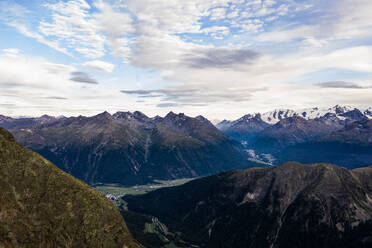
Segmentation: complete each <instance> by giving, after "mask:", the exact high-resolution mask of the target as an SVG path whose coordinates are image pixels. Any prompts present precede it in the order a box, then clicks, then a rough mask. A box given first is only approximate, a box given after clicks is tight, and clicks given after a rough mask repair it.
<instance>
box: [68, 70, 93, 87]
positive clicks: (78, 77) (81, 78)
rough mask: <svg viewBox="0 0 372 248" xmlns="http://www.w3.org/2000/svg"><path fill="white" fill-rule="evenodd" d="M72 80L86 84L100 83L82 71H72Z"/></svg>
mask: <svg viewBox="0 0 372 248" xmlns="http://www.w3.org/2000/svg"><path fill="white" fill-rule="evenodd" d="M70 80H71V81H74V82H78V83H85V84H98V82H97V81H96V80H95V79H93V78H91V77H90V76H89V75H88V74H87V73H85V72H81V71H74V72H71V78H70Z"/></svg>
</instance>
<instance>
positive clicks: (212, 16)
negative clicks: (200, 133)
mask: <svg viewBox="0 0 372 248" xmlns="http://www.w3.org/2000/svg"><path fill="white" fill-rule="evenodd" d="M371 13H372V1H371V0H328V1H324V0H232V1H229V0H187V1H184V0H64V1H63V0H44V1H36V0H27V1H24V0H1V1H0V37H1V39H0V114H4V115H11V116H19V115H22V116H25V115H26V116H37V115H41V114H44V113H47V114H52V115H67V116H70V115H79V114H82V115H93V114H96V113H99V112H102V111H105V110H107V111H109V112H115V111H118V110H120V111H127V110H129V111H134V110H140V111H142V112H144V113H146V114H148V115H150V116H154V115H156V114H159V115H164V114H165V113H166V112H168V111H170V110H173V111H174V112H184V113H186V114H189V115H191V116H193V115H199V114H202V115H205V116H206V117H208V118H210V119H225V118H227V119H234V118H238V117H240V116H241V115H243V114H246V113H250V112H258V111H267V110H272V109H275V108H293V109H298V108H305V107H315V106H318V107H330V106H333V105H336V104H341V105H351V106H355V107H360V108H366V107H370V106H372V15H371Z"/></svg>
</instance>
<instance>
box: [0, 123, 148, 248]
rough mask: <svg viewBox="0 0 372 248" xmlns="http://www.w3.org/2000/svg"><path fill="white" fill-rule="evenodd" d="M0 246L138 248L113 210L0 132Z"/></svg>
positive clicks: (73, 179) (74, 181) (89, 190)
mask: <svg viewBox="0 0 372 248" xmlns="http://www.w3.org/2000/svg"><path fill="white" fill-rule="evenodd" d="M0 147H1V149H0V202H1V204H0V247H4V248H5V247H7V248H18V247H25V248H31V247H62V248H75V247H76V248H94V247H97V248H98V247H101V248H103V247H105V248H112V247H117V248H140V247H142V245H140V244H139V243H137V242H136V241H135V240H134V239H133V237H132V236H131V234H130V233H129V231H128V228H127V226H126V224H125V222H124V220H123V218H122V216H121V215H120V213H119V211H118V210H117V209H116V207H115V206H114V205H113V204H112V203H111V202H110V201H109V200H107V199H106V198H105V197H104V196H103V195H101V194H100V193H99V192H98V191H96V190H94V189H93V188H91V187H89V186H88V185H86V184H85V183H83V182H81V181H80V180H78V179H75V178H74V177H72V176H71V175H69V174H67V173H65V172H63V171H62V170H60V169H58V168H57V167H56V166H55V165H53V164H52V163H50V162H49V161H47V160H46V159H45V158H43V157H41V156H40V155H39V154H36V153H34V152H32V151H30V150H27V149H25V148H23V147H22V146H21V145H19V144H18V143H17V142H16V141H15V140H14V138H13V136H12V135H11V134H10V133H8V132H7V131H5V130H4V129H3V128H0Z"/></svg>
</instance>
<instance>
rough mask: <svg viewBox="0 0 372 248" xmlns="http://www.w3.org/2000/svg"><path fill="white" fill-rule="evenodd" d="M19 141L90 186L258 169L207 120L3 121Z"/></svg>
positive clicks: (105, 116) (132, 116) (127, 115)
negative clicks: (252, 167) (239, 169)
mask: <svg viewBox="0 0 372 248" xmlns="http://www.w3.org/2000/svg"><path fill="white" fill-rule="evenodd" d="M0 126H3V127H5V128H8V129H9V130H10V131H11V132H12V133H13V135H14V136H15V138H16V140H17V141H19V142H20V143H21V144H22V145H24V146H25V147H27V148H29V149H31V150H33V151H35V152H38V153H39V154H41V155H42V156H44V157H46V158H47V159H49V160H50V161H52V162H53V163H54V164H56V165H57V166H58V167H59V168H61V169H63V170H64V171H66V172H68V173H70V174H71V175H73V176H75V177H77V178H79V179H81V180H84V181H85V182H88V183H90V184H97V183H117V184H122V185H135V184H145V183H148V182H152V181H153V180H154V179H176V178H184V177H196V176H204V175H210V174H214V173H217V172H221V171H226V170H232V169H238V168H247V167H250V166H254V165H256V164H255V163H254V162H251V161H249V160H247V158H248V156H247V153H246V152H245V151H244V150H243V147H242V145H241V144H240V143H239V142H236V141H234V140H232V139H230V138H229V137H228V136H226V135H225V134H223V133H222V132H221V131H219V130H218V129H217V128H216V127H215V126H213V124H211V123H210V122H209V121H208V120H207V119H205V118H204V117H202V116H198V117H196V118H191V117H188V116H186V115H184V114H175V113H173V112H170V113H169V114H167V115H166V116H165V117H159V116H156V117H154V118H149V117H147V116H146V115H144V114H142V113H141V112H138V111H136V112H134V113H131V112H117V113H115V114H113V115H111V114H109V113H107V112H104V113H101V114H99V115H96V116H92V117H84V116H79V117H71V118H66V117H61V118H54V117H50V116H42V117H39V118H21V119H13V118H9V117H4V116H1V117H0Z"/></svg>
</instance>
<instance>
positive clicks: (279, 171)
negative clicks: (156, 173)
mask: <svg viewBox="0 0 372 248" xmlns="http://www.w3.org/2000/svg"><path fill="white" fill-rule="evenodd" d="M371 173H372V170H371V168H364V169H358V170H355V171H348V170H346V169H344V168H341V167H338V166H334V165H329V164H316V165H308V166H305V165H302V164H298V163H286V164H283V165H281V166H276V167H270V168H266V169H264V168H253V169H247V170H244V171H236V172H229V173H223V174H219V175H215V176H211V177H206V178H202V179H198V180H195V181H192V182H189V183H187V184H185V185H182V186H178V187H174V188H165V189H161V190H157V191H154V192H151V193H148V194H146V195H142V196H126V197H124V200H125V201H127V202H128V208H129V213H130V212H132V213H133V212H135V213H141V214H146V215H152V216H155V217H157V218H158V219H159V221H160V222H162V223H164V224H165V225H166V226H167V227H168V232H173V233H180V236H179V238H180V239H182V240H183V241H184V242H187V243H188V244H187V245H189V246H190V245H197V246H199V247H262V248H265V247H274V248H282V247H283V248H287V247H305V248H306V247H309V248H310V247H327V248H332V247H335V248H336V247H337V248H340V247H341V248H342V247H345V248H346V247H348V248H350V247H355V248H356V247H371V245H372V232H371V230H372V192H371V183H370V179H371ZM135 235H138V236H141V235H140V234H137V233H136V234H135ZM187 245H186V246H187Z"/></svg>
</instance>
